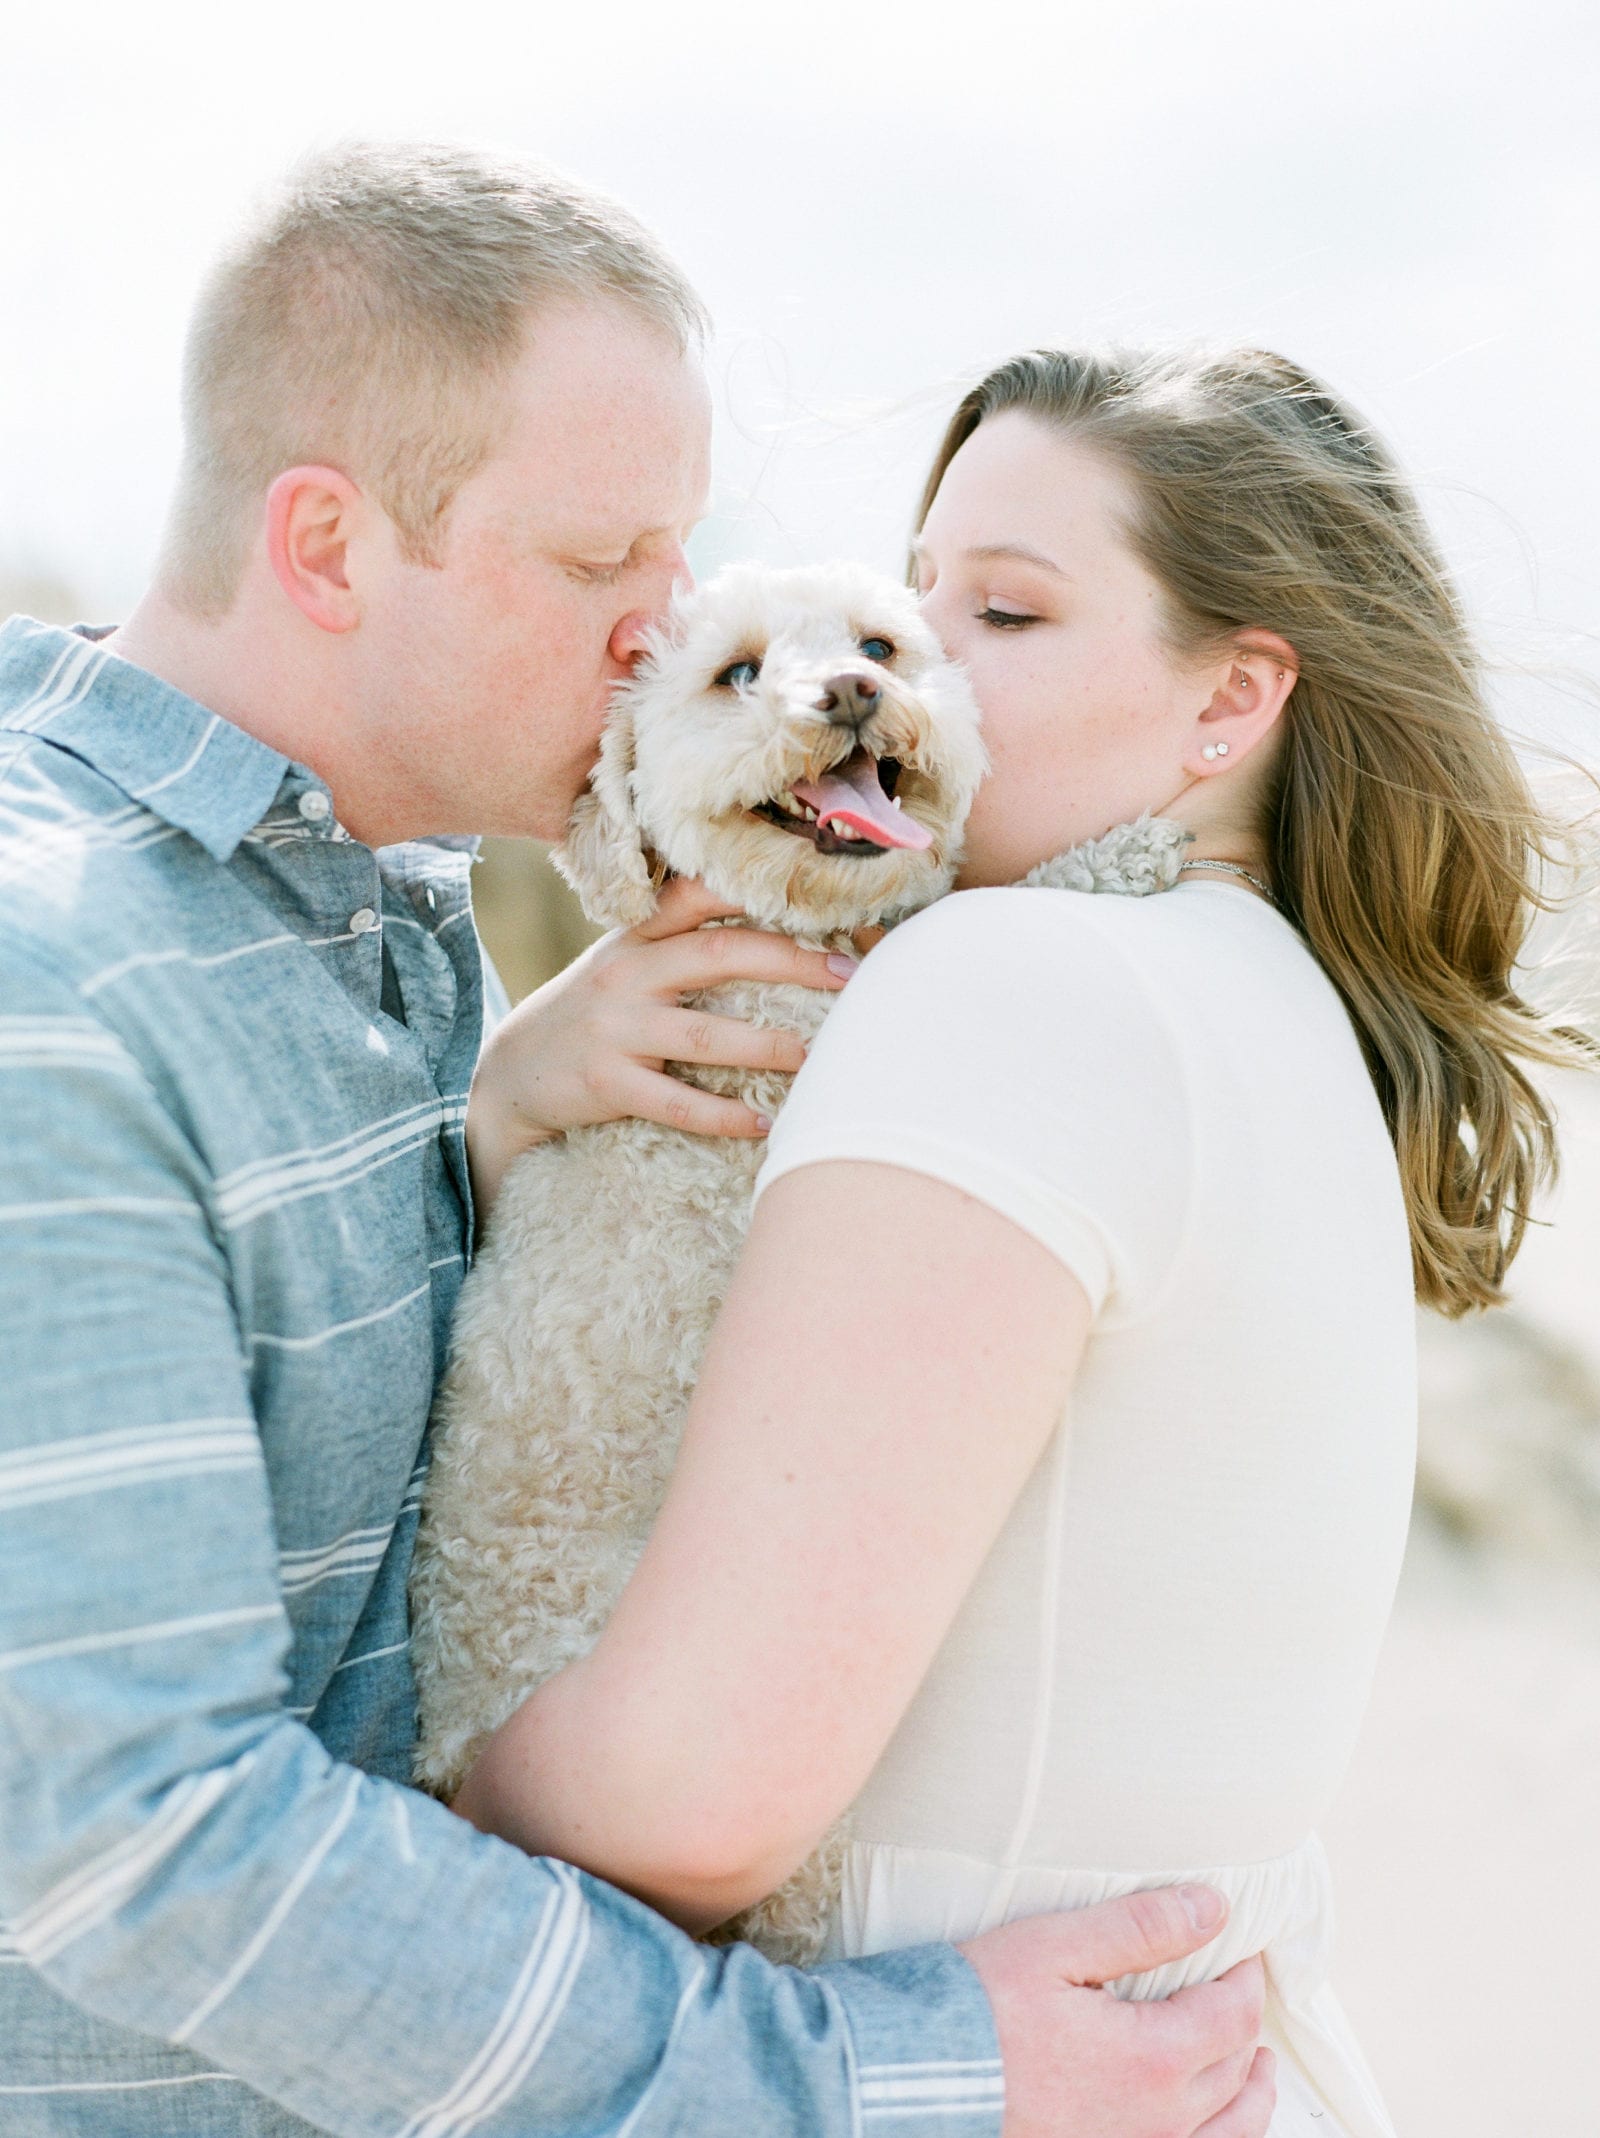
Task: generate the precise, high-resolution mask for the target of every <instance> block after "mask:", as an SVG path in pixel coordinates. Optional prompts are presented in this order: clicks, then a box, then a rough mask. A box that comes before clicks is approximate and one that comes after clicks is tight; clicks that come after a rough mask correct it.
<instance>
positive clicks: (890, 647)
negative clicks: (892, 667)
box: [861, 638, 894, 661]
mask: <svg viewBox="0 0 1600 2138" xmlns="http://www.w3.org/2000/svg"><path fill="white" fill-rule="evenodd" d="M861 650H862V652H863V653H864V654H865V655H866V657H867V659H868V660H869V661H892V660H893V659H894V641H893V640H892V639H887V638H864V639H863V640H862V641H861Z"/></svg>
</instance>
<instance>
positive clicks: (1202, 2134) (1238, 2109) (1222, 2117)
mask: <svg viewBox="0 0 1600 2138" xmlns="http://www.w3.org/2000/svg"><path fill="white" fill-rule="evenodd" d="M1277 2071H1278V2064H1277V2059H1276V2058H1275V2057H1274V2055H1273V2053H1272V2051H1271V2050H1270V2049H1258V2050H1257V2051H1256V2053H1255V2056H1254V2058H1253V2060H1252V2062H1251V2065H1250V2076H1249V2077H1248V2078H1247V2079H1246V2080H1245V2082H1244V2085H1243V2087H1242V2088H1241V2090H1240V2091H1239V2092H1238V2093H1237V2094H1235V2096H1234V2098H1233V2099H1232V2100H1231V2101H1230V2102H1229V2103H1228V2105H1227V2107H1226V2108H1225V2109H1223V2110H1222V2111H1221V2112H1220V2114H1218V2115H1215V2116H1213V2117H1212V2118H1211V2120H1210V2121H1209V2122H1208V2123H1202V2124H1201V2126H1200V2128H1199V2129H1198V2130H1197V2131H1196V2132H1195V2134H1194V2138H1267V2131H1268V2128H1269V2126H1270V2125H1271V2122H1272V2112H1273V2110H1274V2109H1275V2108H1276V2107H1277V2105H1278V2084H1277Z"/></svg>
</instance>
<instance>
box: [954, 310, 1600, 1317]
mask: <svg viewBox="0 0 1600 2138" xmlns="http://www.w3.org/2000/svg"><path fill="white" fill-rule="evenodd" d="M1007 409H1016V410H1020V411H1022V412H1024V413H1026V414H1028V415H1030V416H1032V417H1034V418H1036V419H1037V420H1038V421H1040V422H1042V423H1045V424H1048V425H1051V426H1053V427H1056V428H1058V429H1064V430H1067V431H1069V432H1071V433H1072V435H1073V436H1075V437H1077V438H1080V439H1082V440H1083V442H1084V443H1085V444H1086V445H1089V446H1091V447H1093V448H1094V449H1095V450H1096V451H1097V452H1099V453H1101V454H1102V455H1103V456H1105V458H1106V459H1107V460H1109V461H1110V462H1111V463H1112V465H1114V466H1115V467H1116V468H1117V469H1118V470H1119V471H1120V472H1121V474H1122V476H1123V478H1124V480H1125V481H1126V483H1127V485H1128V488H1129V493H1130V496H1131V499H1132V518H1131V524H1130V526H1129V528H1128V534H1129V538H1130V540H1131V543H1132V546H1133V548H1134V550H1135V552H1136V554H1137V555H1138V556H1139V557H1140V558H1141V559H1142V561H1143V562H1144V564H1145V565H1146V566H1147V568H1148V569H1149V570H1150V571H1151V573H1152V574H1153V575H1154V577H1155V578H1156V579H1157V581H1158V582H1159V583H1160V585H1161V587H1162V589H1163V592H1164V594H1165V597H1166V611H1167V625H1168V630H1169V634H1170V639H1171V644H1172V650H1173V652H1174V654H1175V655H1177V656H1179V657H1187V656H1191V655H1196V654H1203V653H1205V652H1208V651H1211V650H1214V649H1218V648H1220V647H1223V646H1225V645H1226V644H1227V643H1228V642H1229V640H1230V639H1231V638H1232V637H1233V635H1234V634H1236V633H1238V632H1240V631H1242V630H1248V629H1251V628H1255V629H1264V630H1269V631H1274V632H1277V633H1278V634H1280V635H1281V636H1282V637H1283V638H1286V639H1287V640H1288V641H1289V642H1290V644H1291V645H1292V646H1293V647H1294V648H1295V650H1296V653H1297V654H1298V656H1299V664H1300V666H1299V679H1298V681H1297V682H1296V684H1295V686H1294V689H1293V692H1292V694H1291V696H1290V700H1289V703H1288V706H1287V707H1286V709H1285V714H1284V719H1283V724H1282V725H1283V732H1282V736H1281V740H1280V743H1279V746H1278V751H1277V755H1276V759H1275V762H1274V767H1273V773H1272V777H1271V780H1270V783H1269V785H1268V787H1267V789H1266V791H1265V792H1264V794H1263V797H1262V809H1263V821H1262V824H1261V826H1260V829H1261V832H1262V834H1263V836H1264V838H1265V841H1266V846H1267V851H1268V854H1269V856H1270V859H1271V863H1272V869H1273V877H1274V888H1275V893H1276V896H1277V899H1278V902H1279V904H1280V906H1281V907H1282V909H1283V911H1284V913H1285V914H1286V915H1287V916H1288V918H1289V919H1290V921H1292V922H1293V924H1294V925H1295V926H1296V927H1297V928H1298V929H1299V930H1300V932H1301V933H1302V935H1303V936H1304V937H1305V939H1306V941H1307V942H1308V943H1309V945H1310V947H1311V949H1312V950H1313V952H1314V953H1315V955H1316V956H1317V958H1318V959H1319V961H1320V962H1321V964H1322V966H1323V969H1324V970H1325V971H1326V972H1327V974H1328V976H1329V978H1330V979H1331V980H1332V981H1333V983H1334V985H1335V986H1336V987H1337V988H1338V989H1339V992H1340V994H1341V995H1342V996H1343V998H1344V1001H1345V1003H1346V1005H1347V1007H1348V1009H1349V1012H1350V1016H1351V1018H1352V1020H1353V1022H1354V1025H1355V1029H1356V1032H1357V1035H1358V1036H1359V1038H1360V1041H1361V1045H1362V1048H1363V1051H1364V1053H1365V1055H1366V1060H1367V1066H1368V1068H1369V1069H1370V1071H1371V1074H1372V1080H1373V1083H1374V1085H1375V1086H1376V1088H1377V1093H1378V1097H1379V1100H1380V1102H1381V1103H1382V1106H1383V1111H1384V1115H1385V1118H1386V1119H1387V1121H1388V1124H1389V1132H1390V1135H1391V1136H1392V1138H1393V1140H1394V1147H1395V1153H1396V1156H1397V1158H1398V1160H1399V1166H1400V1179H1401V1183H1402V1186H1403V1188H1404V1191H1405V1201H1406V1208H1407V1211H1408V1213H1409V1216H1410V1223H1411V1242H1412V1257H1413V1263H1414V1267H1415V1272H1416V1287H1417V1296H1418V1298H1419V1299H1421V1300H1422V1301H1423V1303H1424V1304H1425V1305H1428V1306H1431V1307H1435V1308H1437V1309H1439V1310H1440V1311H1441V1312H1443V1313H1445V1314H1449V1315H1459V1314H1464V1313H1466V1312H1467V1311H1468V1310H1469V1309H1471V1308H1473V1307H1482V1306H1488V1305H1490V1304H1492V1303H1494V1302H1495V1301H1496V1300H1498V1299H1499V1298H1500V1296H1501V1286H1502V1283H1503V1280H1504V1278H1505V1274H1506V1271H1507V1270H1508V1268H1509V1267H1510V1265H1511V1261H1512V1258H1513V1257H1514V1256H1515V1254H1516V1252H1517V1249H1518V1247H1519V1246H1520V1245H1521V1242H1522V1238H1523V1234H1524V1231H1525V1229H1526V1226H1527V1222H1528V1210H1529V1204H1530V1202H1531V1200H1532V1196H1533V1193H1534V1190H1535V1188H1536V1187H1537V1186H1538V1185H1539V1184H1540V1183H1541V1181H1543V1180H1545V1179H1546V1178H1548V1177H1550V1176H1552V1175H1553V1174H1554V1171H1555V1164H1556V1144H1555V1130H1554V1123H1553V1119H1552V1116H1551V1112H1550V1109H1549V1106H1548V1105H1547V1103H1546V1101H1545V1099H1544V1097H1543V1095H1542V1094H1541V1092H1540V1090H1539V1089H1538V1087H1537V1085H1536V1083H1535V1082H1534V1081H1533V1079H1532V1078H1531V1077H1530V1075H1529V1073H1528V1072H1529V1065H1532V1064H1545V1065H1571V1064H1579V1063H1581V1064H1584V1065H1590V1066H1592V1063H1593V1059H1594V1054H1593V1049H1592V1047H1591V1046H1590V1044H1589V1043H1588V1042H1587V1041H1586V1040H1585V1039H1584V1038H1583V1037H1582V1035H1581V1034H1579V1033H1577V1032H1575V1031H1571V1030H1569V1029H1567V1028H1566V1027H1564V1026H1561V1025H1558V1024H1556V1023H1555V1022H1553V1021H1552V1020H1551V1019H1549V1018H1547V1017H1545V1016H1543V1015H1541V1014H1540V1013H1539V1012H1538V1011H1537V1010H1535V1009H1534V1008H1532V1007H1531V1006H1530V1005H1529V1004H1528V1003H1527V1002H1525V1001H1524V1000H1523V999H1522V997H1521V996H1520V995H1519V994H1518V992H1517V990H1516V988H1515V987H1514V985H1513V973H1512V968H1513V966H1514V965H1515V963H1516V960H1517V958H1518V955H1519V953H1520V952H1521V950H1522V947H1523V943H1524V939H1525V936H1526V933H1527V928H1528V923H1529V921H1530V919H1531V917H1532V913H1533V910H1534V908H1535V907H1538V906H1542V905H1546V904H1548V903H1550V901H1549V900H1548V898H1547V897H1546V896H1545V894H1544V893H1543V892H1542V890H1541V887H1540V886H1541V872H1542V870H1543V869H1544V867H1545V865H1546V864H1547V863H1550V862H1553V861H1559V859H1560V858H1561V848H1560V840H1559V835H1558V832H1557V829H1556V827H1555V826H1553V825H1552V824H1551V823H1550V821H1549V820H1548V819H1547V818H1546V817H1545V815H1544V814H1543V812H1542V811H1541V810H1540V808H1539V807H1538V805H1537V803H1536V802H1535V799H1534V797H1533V794H1532V793H1531V791H1530V789H1529V786H1528V782H1527V780H1526V778H1525V776H1524V774H1523V771H1522V768H1521V766H1520V765H1519V763H1518V761H1517V759H1516V756H1515V755H1514V753H1513V751H1512V749H1511V748H1510V745H1509V744H1508V742H1507V740H1506V737H1505V735H1504V733H1503V732H1502V730H1501V728H1500V726H1499V725H1498V723H1497V722H1496V720H1495V719H1494V717H1493V715H1492V714H1491V712H1490V710H1489V708H1488V706H1487V704H1486V702H1485V699H1484V694H1483V687H1482V680H1481V675H1480V670H1479V664H1478V660H1477V657H1476V654H1475V652H1474V649H1473V646H1472V642H1471V636H1470V634H1469V632H1468V630H1467V627H1466V623H1465V620H1464V618H1463V616H1462V613H1461V609H1460V605H1459V603H1458V601H1457V599H1456V597H1455V594H1454V592H1453V591H1452V589H1451V587H1450V584H1449V581H1448V578H1447V576H1446V573H1445V570H1444V567H1443V564H1442V563H1441V560H1440V558H1439V556H1438V553H1437V552H1436V550H1435V548H1434V545H1433V542H1432V539H1431V537H1430V536H1429V533H1428V530H1427V528H1426V526H1425V524H1424V522H1423V519H1422V515H1421V512H1420V510H1419V509H1418V506H1417V503H1416V500H1415V498H1414V496H1413V495H1412V492H1411V490H1410V488H1409V486H1408V485H1407V484H1406V482H1405V481H1404V479H1403V478H1402V477H1401V476H1400V474H1399V472H1398V471H1397V469H1396V467H1395V465H1394V463H1393V462H1392V460H1391V459H1390V457H1389V455H1388V453H1387V452H1386V451H1385V450H1384V448H1383V447H1382V446H1381V445H1380V444H1379V442H1378V441H1377V439H1376V438H1375V437H1374V436H1373V433H1372V431H1371V430H1370V429H1369V428H1368V426H1367V425H1366V424H1364V423H1363V422H1362V421H1361V419H1360V418H1359V417H1358V416H1356V415H1355V414H1354V412H1353V411H1352V410H1350V409H1349V408H1347V407H1346V406H1344V405H1343V404H1342V403H1340V402H1339V401H1336V400H1335V399H1334V397H1333V396H1332V395H1331V394H1330V393H1329V392H1328V390H1327V389H1326V388H1325V387H1324V386H1322V385H1320V384H1319V383H1318V382H1317V381H1316V380H1315V379H1313V378H1311V377H1309V376H1308V375H1307V374H1306V373H1304V372H1302V371H1299V370H1297V369H1296V368H1295V367H1294V366H1293V365H1292V364H1290V363H1287V362H1286V361H1285V360H1284V359H1283V358H1282V357H1278V356H1274V355H1272V354H1270V353H1268V352H1266V351H1263V350H1258V349H1241V350H1231V351H1228V352H1226V353H1221V354H1194V353H1190V352H1181V351H1180V352H1173V351H1145V352H1135V353H1131V354H1121V353H1109V354H1096V353H1088V352H1078V351H1071V350H1033V351H1030V352H1028V353H1027V354H1025V355H1022V356H1018V357H1015V358H1013V359H1012V360H1011V361H1010V362H1009V363H1006V364H1003V365H1001V366H1000V367H999V369H997V370H995V371H993V372H991V373H990V375H989V376H988V377H987V378H986V379H984V380H983V381H982V382H981V383H980V384H979V385H977V386H975V387H974V388H973V389H972V391H971V392H970V393H969V394H968V395H967V396H966V397H965V399H964V400H963V401H962V403H961V405H960V407H959V408H958V409H957V410H956V413H955V415H954V417H953V418H952V420H951V423H950V425H949V428H948V430H947V431H946V433H945V436H944V439H943V441H942V443H941V445H940V447H939V451H938V454H937V456H936V458H935V460H934V464H933V469H932V472H931V474H930V475H929V478H928V483H927V488H926V490H925V492H924V494H923V498H922V504H921V508H920V510H919V512H918V515H917V525H918V528H919V529H920V527H921V524H922V521H923V519H924V518H925V516H926V514H927V511H928V508H929V506H930V505H931V504H932V502H933V499H934V496H935V494H936V492H937V491H938V488H939V485H940V482H941V481H942V480H943V477H944V473H945V470H946V469H947V468H948V467H949V465H950V462H951V460H952V459H953V458H954V457H955V455H956V453H957V452H958V451H959V450H960V448H961V446H962V445H963V444H964V443H965V441H966V440H967V439H968V438H969V437H970V436H971V435H972V433H973V431H974V430H976V429H977V427H978V425H979V424H980V423H981V422H983V421H984V420H985V419H986V418H989V417H992V416H995V415H998V414H999V413H1000V412H1001V411H1002V410H1007ZM1307 1155H1308V1162H1311V1158H1312V1154H1310V1153H1308V1154H1307ZM1330 1192H1331V1193H1337V1185H1336V1184H1330Z"/></svg>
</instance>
